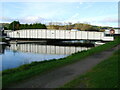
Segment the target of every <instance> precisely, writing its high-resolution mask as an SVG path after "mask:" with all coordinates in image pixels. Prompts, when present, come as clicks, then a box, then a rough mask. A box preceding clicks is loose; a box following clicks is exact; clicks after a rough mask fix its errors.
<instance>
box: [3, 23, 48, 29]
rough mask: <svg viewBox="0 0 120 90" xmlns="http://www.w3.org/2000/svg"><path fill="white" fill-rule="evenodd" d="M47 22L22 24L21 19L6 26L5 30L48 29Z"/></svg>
mask: <svg viewBox="0 0 120 90" xmlns="http://www.w3.org/2000/svg"><path fill="white" fill-rule="evenodd" d="M46 28H47V27H46V25H45V24H41V23H34V24H20V22H19V21H13V22H11V23H10V24H9V26H8V27H6V26H4V29H5V30H20V29H46Z"/></svg>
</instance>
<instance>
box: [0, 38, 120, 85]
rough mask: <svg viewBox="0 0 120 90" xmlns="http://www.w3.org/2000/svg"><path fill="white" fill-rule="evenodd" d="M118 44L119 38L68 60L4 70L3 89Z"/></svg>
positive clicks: (79, 53) (44, 62)
mask: <svg viewBox="0 0 120 90" xmlns="http://www.w3.org/2000/svg"><path fill="white" fill-rule="evenodd" d="M118 44H120V40H119V39H118V38H117V39H116V40H114V41H113V42H108V43H106V44H104V45H101V46H98V47H94V48H92V49H90V50H88V51H82V52H78V53H74V54H72V55H70V56H68V57H66V58H62V59H58V60H56V59H54V60H50V61H42V62H33V63H31V64H26V65H22V66H20V67H18V68H14V69H8V70H4V71H3V72H2V75H3V77H2V79H3V87H7V86H9V85H10V84H12V83H17V82H20V81H22V80H24V79H28V78H30V77H33V76H35V75H40V74H43V73H45V72H48V71H50V70H53V69H56V68H58V67H62V66H65V65H67V64H71V63H74V62H76V61H79V60H82V59H83V58H85V57H87V56H90V55H92V54H95V53H98V52H101V51H104V50H106V49H109V48H112V47H114V46H116V45H118Z"/></svg>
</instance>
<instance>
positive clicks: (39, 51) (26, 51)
mask: <svg viewBox="0 0 120 90" xmlns="http://www.w3.org/2000/svg"><path fill="white" fill-rule="evenodd" d="M2 49H3V50H1V53H2V54H1V55H0V56H2V69H0V70H5V69H10V68H15V67H18V66H20V65H23V64H28V63H31V62H33V61H43V60H50V59H58V58H63V57H66V56H68V55H70V54H72V53H75V52H78V51H82V50H88V49H90V48H88V47H78V46H77V47H76V46H54V45H39V44H17V45H16V44H11V45H10V47H8V46H7V47H6V48H2Z"/></svg>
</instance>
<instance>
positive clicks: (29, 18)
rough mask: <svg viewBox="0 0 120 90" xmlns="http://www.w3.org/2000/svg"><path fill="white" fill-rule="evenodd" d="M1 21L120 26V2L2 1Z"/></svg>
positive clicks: (0, 9)
mask: <svg viewBox="0 0 120 90" xmlns="http://www.w3.org/2000/svg"><path fill="white" fill-rule="evenodd" d="M0 5H1V6H2V8H0V11H2V12H0V13H1V14H0V22H4V23H5V22H7V23H10V22H12V21H13V20H19V21H20V23H36V22H41V23H47V22H51V21H52V22H62V23H64V22H72V23H76V22H81V23H90V24H92V25H102V26H113V27H117V26H118V2H2V3H0Z"/></svg>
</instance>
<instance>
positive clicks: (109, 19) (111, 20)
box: [100, 17, 118, 23]
mask: <svg viewBox="0 0 120 90" xmlns="http://www.w3.org/2000/svg"><path fill="white" fill-rule="evenodd" d="M100 22H103V23H118V18H113V17H106V18H104V19H103V20H101V21H100Z"/></svg>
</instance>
